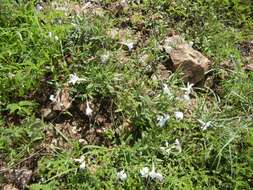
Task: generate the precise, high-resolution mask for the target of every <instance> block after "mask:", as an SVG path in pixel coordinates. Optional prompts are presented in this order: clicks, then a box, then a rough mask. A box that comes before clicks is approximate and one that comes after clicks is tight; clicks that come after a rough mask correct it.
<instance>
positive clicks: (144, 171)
mask: <svg viewBox="0 0 253 190" xmlns="http://www.w3.org/2000/svg"><path fill="white" fill-rule="evenodd" d="M140 173H141V177H144V178H147V177H148V176H149V168H148V167H144V168H142V169H141V170H140Z"/></svg>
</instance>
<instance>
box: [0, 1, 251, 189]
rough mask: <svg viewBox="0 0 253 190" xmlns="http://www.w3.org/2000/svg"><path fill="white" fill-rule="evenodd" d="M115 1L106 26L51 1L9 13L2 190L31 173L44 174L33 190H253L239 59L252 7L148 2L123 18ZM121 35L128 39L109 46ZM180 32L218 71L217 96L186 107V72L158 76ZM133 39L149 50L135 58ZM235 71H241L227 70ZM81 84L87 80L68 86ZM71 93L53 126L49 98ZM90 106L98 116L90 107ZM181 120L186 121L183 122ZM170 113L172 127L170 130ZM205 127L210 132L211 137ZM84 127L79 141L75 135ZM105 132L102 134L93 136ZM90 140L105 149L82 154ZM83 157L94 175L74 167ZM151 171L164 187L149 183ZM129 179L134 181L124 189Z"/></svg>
mask: <svg viewBox="0 0 253 190" xmlns="http://www.w3.org/2000/svg"><path fill="white" fill-rule="evenodd" d="M17 2H18V3H17ZM54 2H59V4H60V5H64V3H63V2H64V1H54ZM112 2H115V1H111V0H106V1H101V3H100V5H98V6H99V7H100V6H101V7H100V8H101V9H102V13H103V16H99V15H96V14H94V13H91V12H88V13H84V15H82V14H80V15H77V14H75V13H74V12H73V10H72V8H70V7H74V6H69V7H68V9H67V11H66V12H64V11H62V10H57V9H55V8H52V7H50V5H51V4H52V2H47V3H44V4H43V7H44V9H43V11H36V9H35V5H36V3H37V2H36V1H25V0H23V1H21V0H20V1H9V0H4V1H3V2H2V3H1V4H0V40H1V42H0V113H1V115H0V125H1V127H0V187H1V186H4V185H5V184H7V183H15V181H10V182H8V178H7V177H4V176H6V173H8V172H6V171H10V170H11V169H18V170H19V169H24V168H26V169H29V170H32V171H33V177H32V179H31V180H30V181H29V183H28V184H26V185H27V188H28V189H32V190H38V189H43V190H44V189H45V190H46V189H131V190H132V189H186V190H188V189H238V190H239V189H252V188H253V176H252V172H253V143H252V140H253V128H252V127H253V120H252V118H253V96H252V95H253V82H252V81H253V75H252V72H245V71H244V69H243V66H244V65H245V64H246V62H245V59H244V57H243V56H242V54H241V52H240V49H239V48H238V47H239V44H240V43H241V42H243V41H249V40H252V39H253V38H252V34H251V33H250V31H251V30H252V29H253V20H252V13H253V10H252V3H251V2H250V1H243V0H233V1H226V0H213V1H205V0H199V1H197V2H196V1H185V0H176V1H166V0H158V1H151V0H144V1H143V2H142V3H140V4H138V3H134V2H133V3H130V4H129V6H128V8H126V9H123V10H122V11H120V10H119V9H118V10H116V11H115V10H112V8H110V5H111V4H112ZM70 4H71V5H73V4H79V2H77V1H70V3H69V5H70ZM101 9H100V10H101ZM71 10H72V11H71ZM125 26H127V27H125ZM115 29H118V30H123V31H125V36H124V35H123V36H122V34H119V35H116V36H114V37H113V36H112V35H110V34H109V33H110V31H113V30H115ZM171 32H176V33H180V34H181V35H182V36H184V37H185V39H186V40H188V41H192V42H194V45H193V47H194V48H195V49H197V50H199V51H200V52H202V53H203V54H204V55H206V56H207V57H208V58H210V59H211V60H212V62H213V65H212V72H210V73H209V75H210V76H212V77H214V82H215V88H212V89H209V88H204V87H202V86H199V87H196V88H194V92H193V94H192V97H191V102H190V103H189V102H186V101H184V100H182V99H180V97H181V95H182V94H183V90H182V88H183V87H185V84H184V83H183V82H182V80H181V77H180V76H181V75H180V73H173V74H172V75H171V76H170V77H169V78H166V79H163V78H161V77H159V64H160V63H162V62H165V61H166V60H168V55H167V54H166V53H165V52H163V51H161V49H160V47H159V45H160V44H162V41H163V40H164V39H165V37H166V36H167V35H168V34H169V33H171ZM122 40H123V41H126V40H129V41H131V42H132V41H133V42H135V43H136V42H138V43H137V44H135V45H134V48H133V49H132V50H131V51H128V49H127V47H125V45H122ZM105 55H109V56H108V58H106V61H102V60H101V57H102V58H103V56H105ZM144 56H148V59H145V60H144V58H143V57H144ZM225 60H231V62H232V64H233V65H235V66H234V69H232V70H230V69H226V68H224V67H223V66H222V64H221V63H222V62H223V61H225ZM74 73H76V74H77V76H78V77H79V78H82V81H81V82H80V83H77V84H75V85H69V84H68V81H69V77H70V75H71V74H74ZM154 74H156V75H157V76H158V77H157V78H155V77H154ZM151 75H152V76H151ZM150 76H151V77H150ZM224 76H225V77H224ZM164 84H167V85H168V87H169V88H170V90H171V93H172V95H171V96H168V95H167V94H166V93H165V92H164V91H163V85H164ZM66 86H67V88H68V89H69V94H70V97H71V98H72V107H71V108H70V109H68V110H66V111H61V112H56V116H55V118H53V119H49V120H48V119H46V118H43V116H42V114H41V111H40V110H41V109H42V108H46V107H47V108H48V107H50V102H51V101H50V100H49V97H50V95H56V93H57V91H58V90H59V89H63V88H66ZM87 101H90V102H91V108H92V109H93V115H92V116H91V117H88V116H86V115H85V113H84V112H82V111H80V108H79V106H80V105H82V104H84V105H86V102H87ZM176 111H182V112H183V113H184V119H182V120H177V119H176V118H175V117H174V112H176ZM163 114H168V115H170V119H169V120H168V122H167V123H166V124H165V126H164V127H162V128H161V127H159V126H158V125H157V117H158V116H159V115H163ZM101 118H102V119H101ZM199 120H202V121H203V122H208V121H211V126H210V127H209V128H207V130H202V129H201V127H202V124H201V123H200V122H199ZM63 121H64V122H66V123H70V124H69V125H68V124H66V123H65V124H64V123H63ZM71 122H72V124H71ZM73 122H75V123H76V124H73ZM74 126H77V128H78V129H79V130H80V131H79V132H77V134H72V132H70V131H73V130H74ZM101 128H102V129H101ZM88 129H89V130H88ZM96 129H100V130H102V133H96V134H95V133H92V135H90V136H89V135H87V133H86V132H85V131H86V130H88V131H92V130H96ZM94 134H95V137H94V136H93V135H94ZM86 137H87V138H96V140H94V141H92V140H90V141H89V140H88V143H87V144H82V143H81V142H80V138H81V139H84V138H86ZM176 139H178V140H179V142H180V144H181V148H182V151H179V150H178V149H177V148H175V141H176ZM161 147H165V149H163V148H161ZM169 149H170V151H166V150H169ZM82 155H84V157H85V163H86V167H85V169H83V170H82V169H80V168H79V167H80V163H78V162H75V161H74V159H77V158H80V157H81V156H82ZM152 165H154V166H155V168H156V171H157V172H159V173H161V174H162V175H163V177H164V179H163V180H162V181H158V180H152V179H151V178H143V177H141V174H140V170H141V169H142V168H143V167H149V169H152ZM121 170H124V171H125V173H126V174H127V179H126V180H125V181H121V180H120V179H118V178H117V172H119V171H121ZM16 183H18V182H17V181H16ZM15 185H18V184H15Z"/></svg>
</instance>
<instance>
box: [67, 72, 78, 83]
mask: <svg viewBox="0 0 253 190" xmlns="http://www.w3.org/2000/svg"><path fill="white" fill-rule="evenodd" d="M79 80H80V78H79V77H78V76H77V75H76V73H74V74H70V79H69V82H68V83H69V84H73V85H74V84H76V83H77V82H78V81H79Z"/></svg>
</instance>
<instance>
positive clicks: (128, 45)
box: [121, 41, 134, 51]
mask: <svg viewBox="0 0 253 190" xmlns="http://www.w3.org/2000/svg"><path fill="white" fill-rule="evenodd" d="M121 44H123V45H125V46H127V47H128V50H129V51H132V49H133V48H134V42H130V41H127V42H121Z"/></svg>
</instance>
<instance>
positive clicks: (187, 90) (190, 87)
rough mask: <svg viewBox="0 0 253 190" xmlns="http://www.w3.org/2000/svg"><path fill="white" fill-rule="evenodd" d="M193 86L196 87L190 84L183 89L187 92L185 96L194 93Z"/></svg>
mask: <svg viewBox="0 0 253 190" xmlns="http://www.w3.org/2000/svg"><path fill="white" fill-rule="evenodd" d="M193 86H194V84H190V83H189V82H188V83H187V86H186V88H182V89H183V90H185V95H190V94H191V93H192V87H193Z"/></svg>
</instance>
